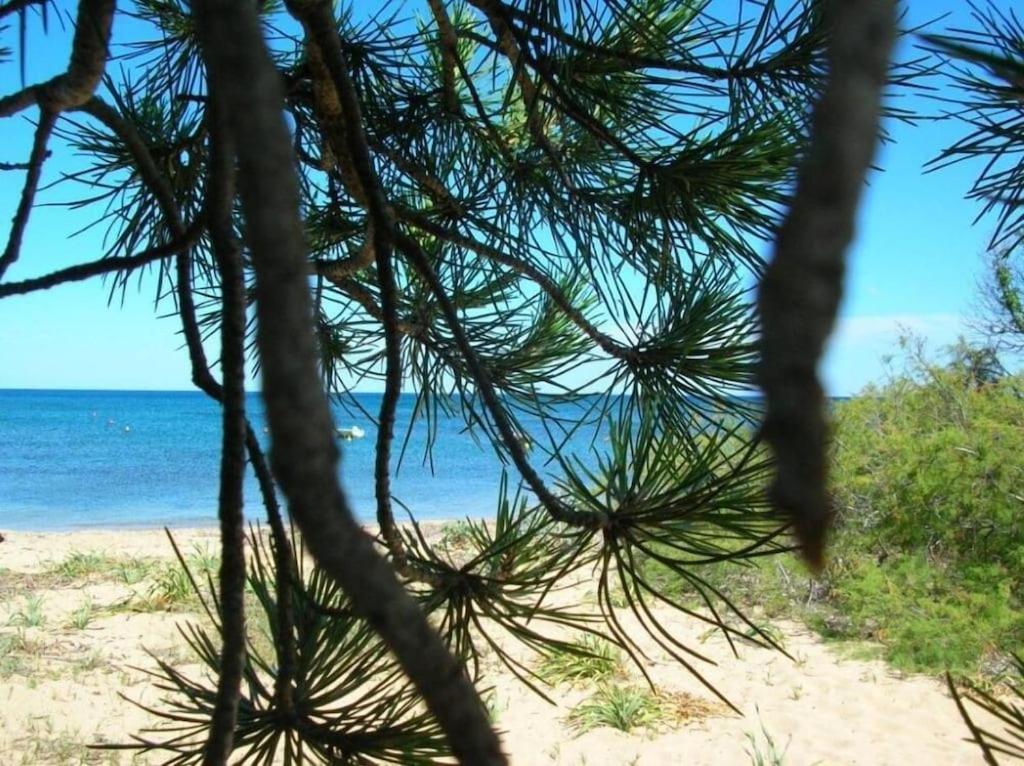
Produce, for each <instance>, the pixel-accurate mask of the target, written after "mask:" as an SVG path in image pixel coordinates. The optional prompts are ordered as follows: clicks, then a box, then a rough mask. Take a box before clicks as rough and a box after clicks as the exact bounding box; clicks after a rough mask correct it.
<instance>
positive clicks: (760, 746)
mask: <svg viewBox="0 0 1024 766" xmlns="http://www.w3.org/2000/svg"><path fill="white" fill-rule="evenodd" d="M746 737H747V743H748V747H747V755H749V756H750V764H751V766H783V764H785V762H786V752H787V751H788V750H789V742H788V741H787V743H786V746H785V747H783V748H782V749H781V750H780V749H779V745H778V743H777V742H776V741H775V737H773V736H772V735H771V733H770V732H769V731H768V729H766V728H765V725H764V722H763V721H762V722H761V734H760V736H758V735H757V734H754V733H752V732H749V731H748V732H747V733H746Z"/></svg>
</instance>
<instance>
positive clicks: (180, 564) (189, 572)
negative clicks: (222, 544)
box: [126, 545, 220, 609]
mask: <svg viewBox="0 0 1024 766" xmlns="http://www.w3.org/2000/svg"><path fill="white" fill-rule="evenodd" d="M219 566H220V562H219V559H218V558H217V557H216V556H215V555H213V554H212V553H210V551H209V550H208V549H207V548H204V547H201V546H198V545H197V546H195V547H194V549H193V552H192V555H190V556H189V557H188V559H187V561H186V560H184V559H180V558H179V559H178V560H177V561H168V562H164V563H161V564H158V565H156V566H154V567H153V568H152V569H150V570H149V571H148V572H147V577H148V579H149V580H151V582H150V585H149V588H148V590H147V594H146V602H147V605H148V606H149V608H152V609H178V608H182V607H191V606H196V605H197V602H196V592H195V586H194V584H193V577H198V578H199V579H200V580H201V581H202V582H212V581H213V578H214V577H215V576H216V574H217V569H218V567H219ZM126 574H128V575H129V576H131V577H134V576H136V575H138V574H139V572H138V571H137V570H136V569H135V568H134V565H133V567H132V568H130V569H129V570H128V572H127V573H126Z"/></svg>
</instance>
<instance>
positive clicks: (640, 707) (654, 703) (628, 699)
mask: <svg viewBox="0 0 1024 766" xmlns="http://www.w3.org/2000/svg"><path fill="white" fill-rule="evenodd" d="M671 717H672V711H671V709H670V708H669V706H667V705H666V704H665V702H664V700H663V698H661V697H660V696H659V695H658V694H656V693H655V692H653V691H651V690H650V689H645V688H641V687H639V686H615V685H610V684H609V685H605V686H602V687H601V688H600V689H598V690H597V692H596V693H595V694H593V695H592V696H591V697H589V698H588V699H586V700H584V701H583V702H581V703H580V704H579V705H577V706H576V707H575V708H573V710H572V712H571V713H569V717H568V723H569V725H570V726H571V727H572V728H573V729H575V730H576V731H578V732H579V733H581V734H582V733H583V732H587V731H590V730H591V729H597V728H600V727H602V726H608V727H610V728H612V729H618V730H619V731H625V732H630V731H633V730H634V729H654V728H657V727H659V726H662V725H664V724H665V723H667V722H668V721H669V720H670V719H671Z"/></svg>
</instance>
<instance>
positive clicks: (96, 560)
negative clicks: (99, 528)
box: [50, 551, 114, 580]
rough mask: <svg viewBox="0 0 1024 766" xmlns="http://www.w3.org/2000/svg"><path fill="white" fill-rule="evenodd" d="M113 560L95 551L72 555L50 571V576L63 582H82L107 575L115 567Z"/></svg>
mask: <svg viewBox="0 0 1024 766" xmlns="http://www.w3.org/2000/svg"><path fill="white" fill-rule="evenodd" d="M113 564H114V562H113V559H111V558H110V557H109V556H104V555H102V554H99V553H95V552H93V551H89V552H85V553H81V552H76V553H72V554H71V555H70V556H68V557H67V558H65V559H64V560H63V561H61V562H59V563H58V564H56V565H55V566H54V567H52V568H51V569H50V574H54V575H57V576H58V577H60V578H61V579H63V580H81V579H83V578H86V577H92V576H94V575H100V574H107V573H108V572H109V571H110V570H111V568H112V567H113Z"/></svg>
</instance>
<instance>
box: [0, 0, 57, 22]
mask: <svg viewBox="0 0 1024 766" xmlns="http://www.w3.org/2000/svg"><path fill="white" fill-rule="evenodd" d="M47 2H49V0H9V2H6V3H4V4H3V5H0V19H2V18H4V17H6V16H10V15H11V14H12V13H18V12H19V11H24V10H27V9H28V8H31V7H32V6H33V5H46V3H47Z"/></svg>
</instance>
